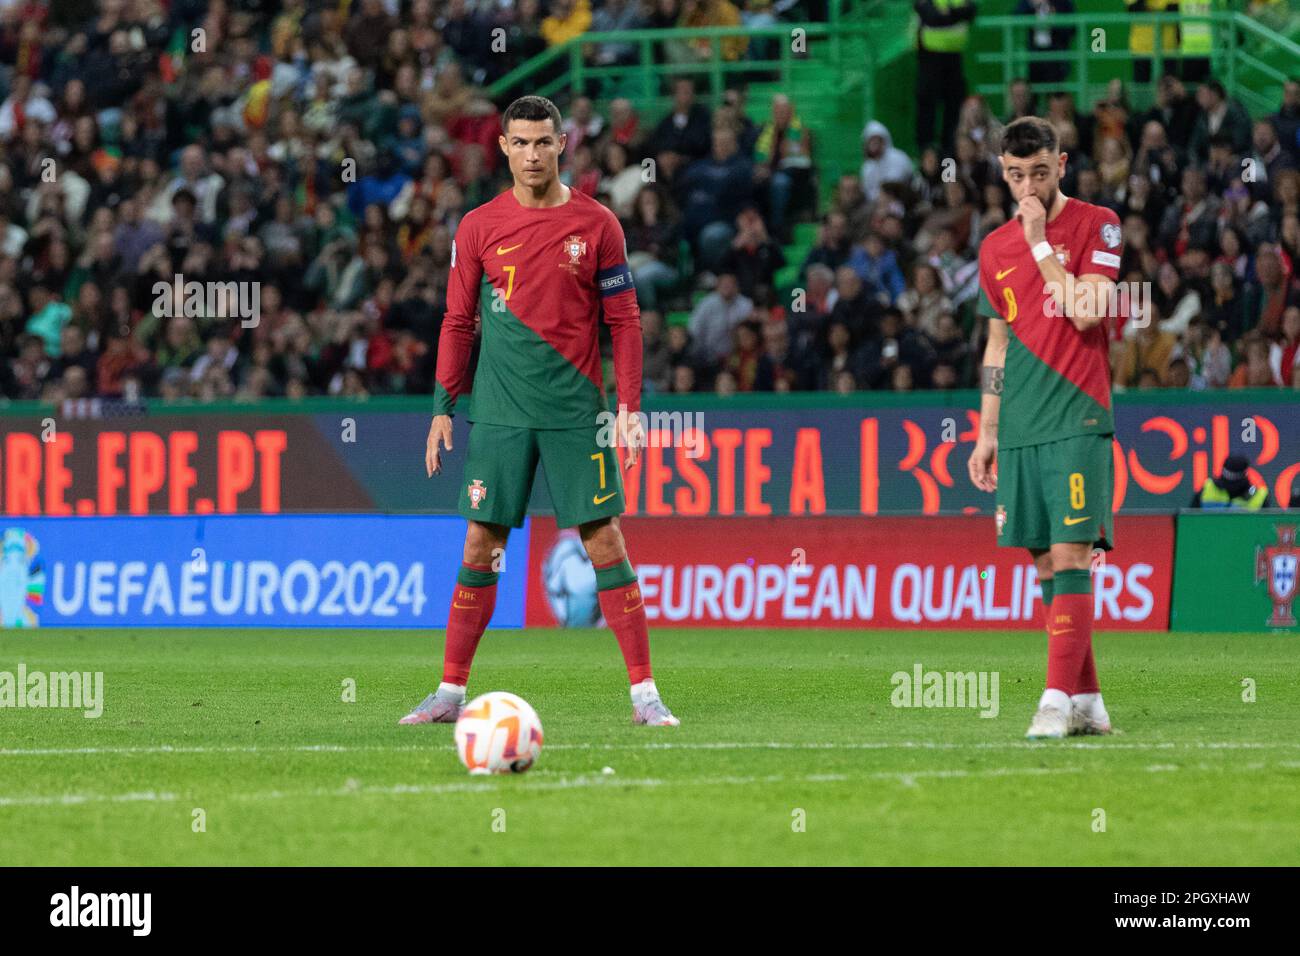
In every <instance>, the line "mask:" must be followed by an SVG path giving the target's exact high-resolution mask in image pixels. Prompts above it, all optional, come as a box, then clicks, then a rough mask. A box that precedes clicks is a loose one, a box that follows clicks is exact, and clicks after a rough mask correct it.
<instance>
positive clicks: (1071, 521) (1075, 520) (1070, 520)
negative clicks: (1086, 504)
mask: <svg viewBox="0 0 1300 956" xmlns="http://www.w3.org/2000/svg"><path fill="white" fill-rule="evenodd" d="M1091 517H1092V515H1084V516H1083V517H1082V518H1066V519H1065V523H1066V524H1067V525H1071V524H1081V523H1082V522H1084V521H1087V520H1088V519H1089V518H1091Z"/></svg>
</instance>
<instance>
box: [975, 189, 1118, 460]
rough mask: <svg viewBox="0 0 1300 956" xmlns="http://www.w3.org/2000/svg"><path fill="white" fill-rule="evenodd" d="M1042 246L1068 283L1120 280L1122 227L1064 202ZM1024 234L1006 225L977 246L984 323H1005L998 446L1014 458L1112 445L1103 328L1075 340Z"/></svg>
mask: <svg viewBox="0 0 1300 956" xmlns="http://www.w3.org/2000/svg"><path fill="white" fill-rule="evenodd" d="M1047 241H1048V243H1050V244H1051V246H1052V248H1053V249H1055V250H1056V256H1057V259H1058V260H1060V261H1061V264H1062V265H1064V266H1065V271H1066V272H1069V273H1070V274H1072V275H1076V276H1081V275H1103V276H1106V277H1107V278H1109V279H1112V280H1114V279H1116V278H1117V277H1118V276H1119V263H1120V255H1121V254H1122V252H1123V239H1122V236H1121V234H1120V226H1119V217H1117V216H1116V215H1115V213H1113V212H1112V211H1111V210H1109V209H1106V208H1104V207H1102V206H1093V205H1091V204H1089V203H1085V202H1080V201H1079V200H1077V199H1067V200H1066V203H1065V207H1064V208H1063V209H1062V210H1061V213H1060V215H1058V216H1057V217H1056V218H1055V219H1054V220H1052V221H1051V222H1049V223H1048V224H1047ZM1046 286H1047V284H1046V282H1045V280H1044V279H1043V277H1042V274H1041V273H1039V271H1038V264H1037V263H1036V262H1035V261H1034V257H1033V254H1032V253H1031V252H1030V249H1029V245H1028V244H1027V243H1026V242H1025V236H1024V227H1023V226H1022V225H1021V224H1020V222H1019V221H1017V220H1015V219H1012V220H1011V221H1010V222H1007V223H1006V224H1005V225H1003V226H1000V227H999V228H997V229H995V230H994V231H993V232H991V233H990V234H989V235H988V237H987V238H985V240H984V242H983V243H982V244H981V245H980V291H981V295H980V306H979V311H980V314H981V315H988V316H995V317H997V318H1000V319H1005V320H1006V323H1007V333H1008V335H1007V338H1008V342H1007V361H1006V372H1005V379H1004V381H1003V387H1002V407H1001V412H1000V414H999V417H998V446H999V447H1000V448H1019V447H1023V446H1026V445H1039V444H1042V443H1044V442H1050V441H1058V440H1060V439H1062V438H1071V437H1073V436H1075V435H1110V434H1113V433H1114V431H1115V418H1114V414H1113V413H1112V411H1111V400H1110V355H1109V347H1108V344H1107V320H1103V321H1102V323H1101V324H1100V325H1098V326H1095V327H1093V328H1091V329H1089V330H1088V331H1086V332H1080V331H1079V330H1078V329H1076V328H1075V327H1074V325H1073V324H1072V323H1071V322H1070V320H1069V319H1067V318H1066V317H1065V316H1063V315H1061V314H1060V312H1059V310H1057V309H1056V308H1055V303H1053V302H1051V296H1050V295H1049V294H1048V292H1047V288H1046Z"/></svg>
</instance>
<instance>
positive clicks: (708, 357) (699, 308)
mask: <svg viewBox="0 0 1300 956" xmlns="http://www.w3.org/2000/svg"><path fill="white" fill-rule="evenodd" d="M753 311H754V303H753V301H752V300H751V299H749V298H747V297H746V296H744V295H742V294H741V292H740V283H739V282H738V281H737V279H736V276H735V275H734V274H732V273H730V272H723V273H720V274H719V275H718V285H717V288H715V289H714V290H713V291H712V292H711V293H709V294H708V295H706V296H705V297H704V298H703V299H701V300H700V301H699V303H697V304H696V306H695V309H694V311H693V312H691V319H690V325H689V328H690V332H691V339H692V340H693V341H694V347H695V353H694V356H695V360H696V361H697V362H699V363H700V364H701V365H703V366H706V367H713V366H716V365H717V364H718V363H719V362H721V361H722V360H723V359H724V358H726V356H727V354H728V353H729V352H730V351H731V346H732V336H731V330H732V329H734V328H735V327H736V326H737V325H739V324H740V323H741V322H743V321H745V319H747V318H749V315H750V313H751V312H753Z"/></svg>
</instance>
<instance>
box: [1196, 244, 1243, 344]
mask: <svg viewBox="0 0 1300 956" xmlns="http://www.w3.org/2000/svg"><path fill="white" fill-rule="evenodd" d="M1198 298H1199V297H1198ZM1200 306H1201V303H1200V302H1199V301H1198V303H1197V309H1196V312H1197V313H1198V314H1200V315H1203V316H1204V317H1205V318H1206V319H1207V320H1208V321H1209V323H1210V327H1211V328H1213V329H1216V330H1218V332H1219V333H1220V334H1221V335H1223V336H1226V337H1227V338H1229V339H1235V338H1237V337H1238V336H1239V335H1241V333H1242V332H1243V331H1244V330H1245V328H1246V320H1245V303H1244V301H1243V298H1242V294H1241V282H1240V280H1238V279H1237V277H1236V276H1235V275H1233V272H1232V268H1231V267H1230V266H1229V265H1228V264H1227V263H1224V262H1216V263H1215V264H1214V265H1213V266H1211V267H1210V291H1209V295H1208V296H1207V297H1206V299H1205V302H1204V309H1203V311H1202V309H1201V307H1200Z"/></svg>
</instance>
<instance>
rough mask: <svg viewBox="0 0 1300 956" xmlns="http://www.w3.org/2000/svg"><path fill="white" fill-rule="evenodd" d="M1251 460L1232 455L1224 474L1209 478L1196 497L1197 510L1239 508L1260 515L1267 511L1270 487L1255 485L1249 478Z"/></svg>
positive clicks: (1224, 464)
mask: <svg viewBox="0 0 1300 956" xmlns="http://www.w3.org/2000/svg"><path fill="white" fill-rule="evenodd" d="M1249 467H1250V459H1248V458H1247V457H1246V456H1245V455H1229V456H1228V457H1227V458H1225V459H1224V460H1223V472H1222V473H1221V474H1220V475H1219V477H1217V478H1213V477H1211V478H1209V479H1208V480H1207V481H1206V482H1205V484H1204V485H1202V486H1201V489H1200V490H1199V491H1198V492H1196V494H1195V495H1194V496H1193V497H1192V507H1193V508H1236V509H1239V510H1243V511H1259V510H1260V509H1261V508H1267V507H1268V506H1269V503H1268V486H1267V485H1260V486H1258V487H1257V486H1255V485H1253V484H1251V481H1250V478H1249V477H1247V475H1246V469H1248V468H1249Z"/></svg>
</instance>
